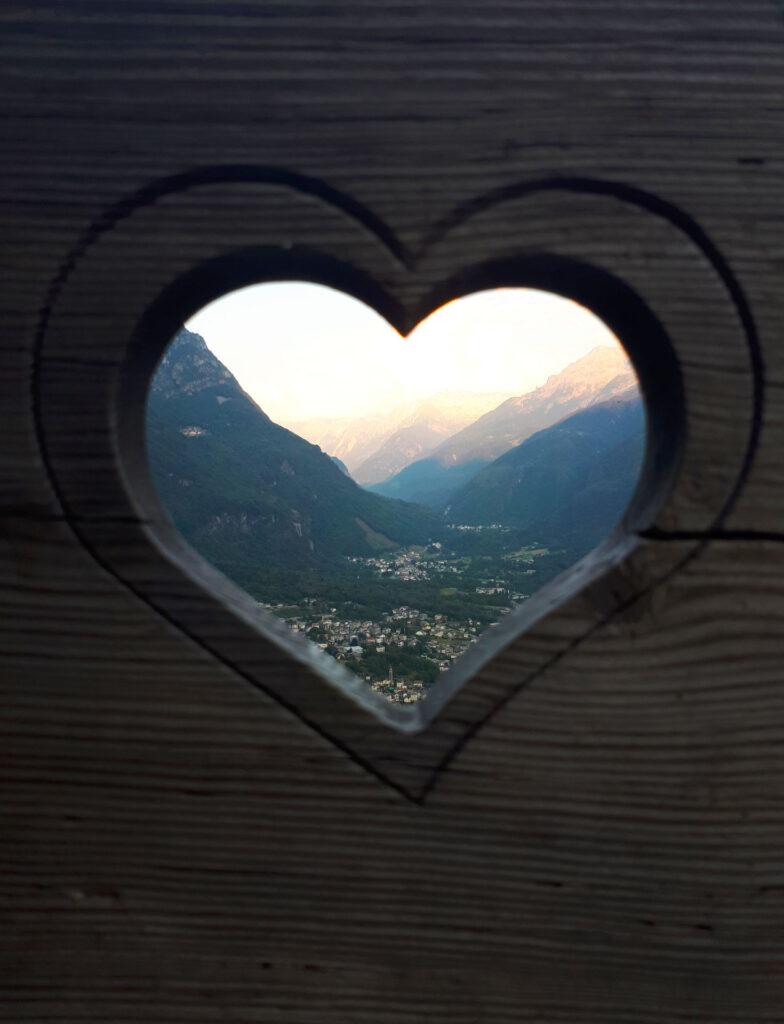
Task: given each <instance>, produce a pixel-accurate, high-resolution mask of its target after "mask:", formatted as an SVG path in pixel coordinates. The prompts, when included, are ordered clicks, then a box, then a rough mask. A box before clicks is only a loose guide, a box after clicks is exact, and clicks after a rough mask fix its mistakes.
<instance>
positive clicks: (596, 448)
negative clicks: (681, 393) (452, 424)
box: [445, 387, 645, 556]
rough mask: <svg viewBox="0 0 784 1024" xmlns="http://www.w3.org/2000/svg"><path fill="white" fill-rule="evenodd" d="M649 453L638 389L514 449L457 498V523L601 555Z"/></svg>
mask: <svg viewBox="0 0 784 1024" xmlns="http://www.w3.org/2000/svg"><path fill="white" fill-rule="evenodd" d="M644 448H645V413H644V409H643V404H642V401H641V399H640V396H639V392H638V390H637V388H636V387H634V388H628V389H627V390H626V391H624V392H622V393H621V394H620V395H618V396H617V397H614V398H611V399H606V400H604V401H602V402H598V403H596V404H594V405H590V406H588V407H587V408H585V409H582V410H580V411H579V412H576V413H573V414H572V415H571V416H568V417H567V418H566V419H564V420H561V421H560V422H559V423H557V424H555V425H554V426H552V427H548V428H546V429H544V430H540V431H538V432H537V433H535V434H533V435H532V436H531V437H529V438H528V439H527V440H526V441H524V442H523V443H522V444H519V445H516V446H515V447H514V448H512V449H510V450H509V451H508V452H506V453H505V454H504V455H502V456H501V457H500V458H498V459H496V460H495V461H494V462H492V463H491V464H490V465H488V466H486V467H485V468H484V469H482V470H480V471H479V472H478V473H477V474H476V475H475V476H474V477H473V479H472V480H470V481H469V483H467V484H466V485H465V486H464V487H463V488H461V490H460V491H458V493H457V494H456V495H455V496H454V497H453V498H452V500H451V502H450V504H449V505H448V506H447V508H446V510H445V511H446V517H447V518H448V519H449V520H450V521H453V522H457V523H465V524H478V525H487V524H490V523H503V524H504V525H505V526H507V527H511V528H513V529H515V530H517V531H520V532H521V533H522V534H523V535H524V536H525V539H526V540H527V541H528V542H529V543H534V542H535V543H539V544H544V545H545V546H548V547H561V548H566V549H567V550H569V551H570V552H573V553H574V554H575V556H578V555H581V554H584V553H586V552H587V551H589V550H590V549H591V548H593V547H595V545H596V544H598V543H599V541H600V540H602V538H603V537H605V536H606V535H607V533H608V532H609V530H610V528H611V527H612V526H613V525H614V524H616V523H617V522H618V521H619V519H620V518H621V516H622V515H623V512H624V510H625V508H626V506H627V505H628V502H629V498H630V496H631V493H632V491H633V490H634V486H635V484H636V482H637V479H638V477H639V474H640V466H641V462H642V456H643V452H644Z"/></svg>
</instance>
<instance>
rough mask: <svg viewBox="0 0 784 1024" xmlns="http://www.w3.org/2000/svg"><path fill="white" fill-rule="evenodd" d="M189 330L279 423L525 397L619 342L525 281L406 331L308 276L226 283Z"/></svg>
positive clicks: (587, 316)
mask: <svg viewBox="0 0 784 1024" xmlns="http://www.w3.org/2000/svg"><path fill="white" fill-rule="evenodd" d="M187 327H188V329H189V330H191V331H195V332H197V333H198V334H201V335H202V337H203V338H204V339H205V341H206V343H207V345H208V347H209V348H210V349H211V350H212V352H213V353H214V354H215V355H216V356H217V358H218V359H219V360H220V361H221V362H222V363H224V364H225V366H226V367H228V369H229V370H230V371H231V372H232V373H233V374H234V376H235V377H236V378H237V380H238V381H239V383H240V384H241V386H242V387H243V388H244V389H245V391H247V392H248V394H250V395H251V397H252V398H253V399H254V400H255V401H256V402H257V404H258V405H259V406H260V407H261V408H262V409H263V410H264V411H265V412H266V413H267V414H268V415H269V416H270V417H272V419H273V420H275V421H276V422H278V423H280V424H282V425H284V426H290V425H293V424H296V423H298V422H299V421H302V420H305V419H312V418H314V417H340V418H341V419H345V418H346V417H353V416H368V415H378V413H379V412H383V411H384V410H388V409H391V408H393V407H397V406H400V405H401V404H402V403H406V402H417V401H421V400H422V399H425V398H429V397H430V396H433V395H436V394H439V393H443V392H451V391H455V392H464V393H465V392H470V393H485V394H494V395H501V396H512V395H521V394H524V393H526V392H528V391H530V390H532V389H533V388H535V387H538V386H539V385H541V384H542V383H544V381H545V380H546V379H547V377H548V376H550V375H551V374H553V373H556V372H558V371H559V370H561V369H562V368H563V367H564V366H566V365H567V364H568V363H571V362H573V361H574V360H576V359H578V358H579V357H580V356H582V355H584V354H585V353H586V352H588V351H589V350H591V349H593V348H595V347H596V346H597V345H610V346H617V345H618V341H617V339H616V338H615V336H614V335H613V334H612V332H611V331H610V330H609V329H608V328H607V327H606V326H605V324H604V323H602V321H601V320H599V318H598V317H596V316H594V314H592V313H590V312H589V311H588V310H586V309H585V308H583V307H582V306H579V305H578V304H577V303H575V302H572V301H571V300H569V299H564V298H561V297H559V296H556V295H553V294H550V293H548V292H541V291H535V290H533V289H528V288H499V289H495V290H492V291H485V292H479V293H475V294H473V295H468V296H465V297H463V298H461V299H456V300H455V301H453V302H450V303H448V304H447V305H446V306H443V307H442V308H441V309H439V310H437V311H436V312H435V313H433V314H432V315H431V316H430V317H428V318H427V319H426V320H424V321H423V322H422V323H421V324H420V325H419V326H418V327H417V328H416V329H415V330H414V331H413V332H412V333H411V334H410V335H409V336H408V337H407V338H405V339H404V338H401V337H400V336H399V335H398V334H397V332H396V331H395V330H394V329H393V328H392V327H390V325H389V324H388V323H387V322H386V320H384V319H383V318H382V317H381V316H379V315H378V314H377V313H376V312H375V311H374V310H372V309H370V308H368V307H367V306H365V305H364V304H363V303H361V302H359V301H357V300H356V299H353V298H351V297H349V296H347V295H345V294H343V293H341V292H338V291H335V290H333V289H331V288H327V287H324V286H322V285H316V284H310V283H305V282H275V283H269V284H259V285H252V286H251V287H248V288H243V289H240V290H238V291H235V292H231V293H229V294H228V295H225V296H223V297H222V298H220V299H217V300H216V301H215V302H212V303H210V305H208V306H205V308H204V309H202V310H200V311H199V312H198V313H197V314H196V315H195V316H193V317H192V318H191V319H190V320H189V321H188V324H187Z"/></svg>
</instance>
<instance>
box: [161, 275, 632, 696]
mask: <svg viewBox="0 0 784 1024" xmlns="http://www.w3.org/2000/svg"><path fill="white" fill-rule="evenodd" d="M644 444H645V416H644V411H643V407H642V403H641V401H640V397H639V393H638V389H637V380H636V377H635V374H634V371H633V369H632V367H631V365H630V363H629V361H628V359H627V357H626V355H625V353H624V351H623V349H622V348H621V346H620V345H619V343H618V342H617V340H616V339H615V338H614V336H613V335H612V334H611V333H610V332H609V331H608V330H607V328H606V327H605V326H604V324H602V323H601V321H599V320H598V319H597V318H596V317H595V316H593V315H592V314H590V313H588V312H587V311H586V310H584V309H582V308H581V307H579V306H577V305H576V304H575V303H572V302H569V301H568V300H564V299H561V298H558V297H555V296H551V295H547V294H545V293H541V292H531V291H528V290H525V289H502V290H499V291H497V292H488V293H480V294H478V295H475V296H469V297H466V298H464V299H461V300H456V301H455V302H452V303H450V304H449V305H448V306H446V307H444V308H443V309H442V310H440V311H438V312H436V313H435V314H433V315H432V316H431V317H429V318H428V319H427V320H426V321H424V322H423V323H422V324H421V325H420V327H419V328H417V330H416V331H414V332H413V334H412V335H411V336H410V337H409V338H407V339H401V338H400V337H399V336H398V335H397V334H396V333H395V332H394V331H393V330H392V329H391V328H390V327H389V325H388V324H387V323H386V322H385V321H384V320H382V319H381V318H380V317H379V316H378V315H377V314H375V313H374V312H373V311H372V310H369V309H368V308H367V307H365V306H363V305H362V304H360V303H357V302H356V300H353V299H350V298H348V297H346V296H344V295H341V294H340V293H336V292H333V291H331V290H329V289H325V288H323V287H321V286H315V285H307V284H302V283H299V284H295V283H288V282H287V283H284V284H278V285H260V286H256V287H254V288H249V289H243V290H242V291H241V292H237V293H233V294H231V295H228V296H225V297H224V298H223V299H221V300H218V301H217V302H215V303H213V304H211V306H209V307H206V308H205V310H203V311H202V312H201V313H200V314H198V315H197V316H196V317H194V318H193V319H192V320H191V321H190V322H189V324H188V326H187V329H186V328H183V330H181V331H180V332H179V333H178V334H177V336H176V337H175V338H174V339H173V340H172V343H171V345H170V346H169V349H168V350H167V352H166V353H165V355H164V357H163V359H162V361H161V363H160V365H159V367H158V370H157V373H156V375H155V377H154V379H153V381H152V384H151V387H150V391H149V395H148V406H147V447H148V460H149V465H150V470H151V474H152V477H153V480H154V482H155V485H156V487H157V490H158V494H159V497H160V499H161V504H162V506H163V509H164V510H165V513H166V514H167V515H168V516H169V518H170V519H171V520H172V521H173V522H174V524H175V526H176V527H177V528H178V529H179V530H180V532H181V533H182V535H183V536H184V538H185V539H186V540H187V542H188V543H189V544H190V545H191V546H192V547H193V548H194V549H195V550H196V551H197V552H198V553H199V554H201V555H202V557H204V558H206V559H207V560H208V561H210V562H211V563H212V564H213V565H214V566H215V567H217V568H218V569H219V570H220V571H221V572H222V573H224V574H225V575H226V576H228V577H229V578H230V579H232V580H233V581H234V582H235V583H236V584H237V585H239V586H240V587H242V588H243V589H245V590H246V591H247V592H248V594H250V596H251V597H252V598H253V599H254V600H255V601H256V603H257V604H258V606H259V607H260V609H263V611H264V612H267V613H272V614H274V615H277V616H279V617H281V618H283V619H285V621H286V622H288V623H289V625H290V626H291V628H292V629H293V630H294V631H295V632H296V633H298V634H299V635H300V637H301V638H302V639H303V642H306V641H309V642H311V643H314V644H316V645H317V646H319V647H320V648H321V649H322V650H324V651H326V652H327V654H329V655H331V656H332V657H333V658H335V659H336V660H337V661H339V662H341V663H343V664H345V665H346V666H347V667H348V668H350V669H351V670H352V671H353V672H354V673H355V674H356V675H357V676H359V677H360V678H361V679H364V680H365V682H366V683H367V684H368V686H370V687H372V688H373V689H375V690H377V691H379V692H381V693H383V694H384V695H385V696H387V697H388V698H389V699H391V700H395V701H402V702H407V703H410V702H413V701H416V700H418V699H421V697H423V696H424V695H425V694H426V693H427V691H428V689H429V688H430V687H431V686H433V685H436V684H437V679H438V677H439V675H440V674H441V672H443V671H444V670H445V669H447V668H449V667H450V665H451V664H453V663H454V661H455V660H456V659H458V658H459V657H460V656H461V654H462V653H464V652H465V651H466V650H467V649H468V648H469V647H470V646H471V645H472V644H473V643H475V642H476V641H477V639H478V637H479V636H480V634H481V633H482V632H483V631H484V630H486V629H488V628H492V626H493V624H494V623H497V622H498V621H499V620H500V619H501V617H502V616H503V615H505V614H507V613H508V612H509V611H510V610H511V609H512V608H514V607H516V606H517V605H520V604H523V603H525V602H526V601H528V600H529V599H530V598H531V596H532V595H533V594H534V593H535V591H536V590H537V589H539V588H540V587H541V586H543V585H544V584H546V583H547V582H549V581H550V580H552V579H553V578H554V577H555V576H557V575H558V574H559V573H560V572H562V571H563V570H564V569H566V568H568V567H569V566H570V565H571V564H573V563H574V562H575V561H576V560H578V559H579V558H581V557H582V556H583V555H585V554H586V553H587V552H588V551H590V550H591V548H593V547H594V546H595V545H596V544H597V543H599V542H600V541H601V540H602V539H603V538H604V537H605V536H607V535H608V534H609V533H610V532H611V531H612V529H613V528H614V527H615V525H616V523H617V522H618V521H619V519H620V518H621V516H622V514H623V511H624V509H625V507H626V505H627V504H628V501H629V499H630V496H631V493H632V492H633V490H634V487H635V485H636V481H637V478H638V475H639V471H640V465H641V460H642V453H643V451H644Z"/></svg>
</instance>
